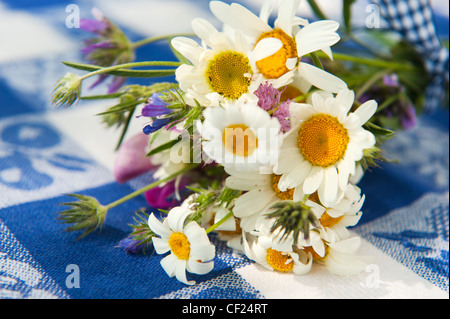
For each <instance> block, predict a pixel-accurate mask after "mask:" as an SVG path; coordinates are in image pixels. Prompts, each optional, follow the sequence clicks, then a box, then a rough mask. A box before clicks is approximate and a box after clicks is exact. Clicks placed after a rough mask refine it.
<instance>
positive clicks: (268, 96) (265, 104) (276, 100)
mask: <svg viewBox="0 0 450 319" xmlns="http://www.w3.org/2000/svg"><path fill="white" fill-rule="evenodd" d="M255 95H256V96H257V97H258V106H259V107H260V108H262V109H263V110H265V111H269V110H272V109H273V108H274V107H276V106H277V105H278V104H280V99H281V92H280V91H278V90H277V89H276V88H274V87H273V85H272V84H270V83H268V82H266V83H264V84H261V85H260V86H259V87H258V89H257V90H256V91H255Z"/></svg>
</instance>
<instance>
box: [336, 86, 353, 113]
mask: <svg viewBox="0 0 450 319" xmlns="http://www.w3.org/2000/svg"><path fill="white" fill-rule="evenodd" d="M354 101H355V92H354V91H352V90H341V91H339V92H338V94H337V95H336V104H337V105H339V106H340V107H342V111H343V113H345V114H347V113H348V112H349V111H350V109H351V107H352V106H353V102H354Z"/></svg>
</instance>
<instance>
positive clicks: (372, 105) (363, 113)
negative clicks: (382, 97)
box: [353, 100, 378, 125]
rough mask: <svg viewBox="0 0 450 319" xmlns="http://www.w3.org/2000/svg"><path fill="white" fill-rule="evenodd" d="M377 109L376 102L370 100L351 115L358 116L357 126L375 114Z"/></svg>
mask: <svg viewBox="0 0 450 319" xmlns="http://www.w3.org/2000/svg"><path fill="white" fill-rule="evenodd" d="M377 107H378V104H377V102H376V101H375V100H370V101H367V102H365V103H363V104H362V105H361V106H360V107H358V108H357V109H356V111H355V112H353V114H355V115H357V116H358V118H359V124H360V125H363V124H364V123H366V122H367V121H368V120H370V118H371V117H372V115H374V114H375V112H376V110H377Z"/></svg>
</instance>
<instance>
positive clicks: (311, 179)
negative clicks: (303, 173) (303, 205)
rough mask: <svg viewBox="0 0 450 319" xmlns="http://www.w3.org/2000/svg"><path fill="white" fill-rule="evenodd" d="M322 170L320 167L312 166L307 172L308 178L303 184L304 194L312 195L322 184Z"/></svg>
mask: <svg viewBox="0 0 450 319" xmlns="http://www.w3.org/2000/svg"><path fill="white" fill-rule="evenodd" d="M322 179H323V170H322V168H320V167H316V166H314V167H313V168H312V169H311V172H309V174H308V177H307V178H306V179H305V181H304V182H303V192H304V193H305V194H312V193H314V192H315V191H316V190H317V189H318V188H319V186H320V184H321V183H322Z"/></svg>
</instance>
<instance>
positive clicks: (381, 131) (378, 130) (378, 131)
mask: <svg viewBox="0 0 450 319" xmlns="http://www.w3.org/2000/svg"><path fill="white" fill-rule="evenodd" d="M364 126H365V127H366V129H367V130H368V131H370V132H372V133H373V134H374V135H379V136H391V135H393V134H395V132H394V131H392V130H389V129H387V128H384V127H381V126H379V125H376V124H374V123H372V122H366V124H364Z"/></svg>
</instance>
